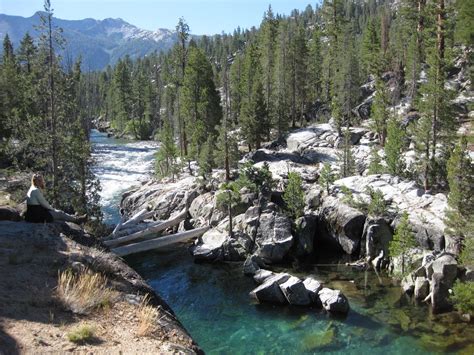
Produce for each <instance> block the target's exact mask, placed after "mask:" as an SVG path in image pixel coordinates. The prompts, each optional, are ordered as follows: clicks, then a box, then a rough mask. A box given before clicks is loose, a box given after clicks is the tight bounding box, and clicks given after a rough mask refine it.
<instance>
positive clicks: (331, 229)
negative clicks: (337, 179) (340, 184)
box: [318, 196, 365, 255]
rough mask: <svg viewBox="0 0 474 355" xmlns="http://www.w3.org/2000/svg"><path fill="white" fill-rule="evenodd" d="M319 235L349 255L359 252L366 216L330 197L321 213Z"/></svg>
mask: <svg viewBox="0 0 474 355" xmlns="http://www.w3.org/2000/svg"><path fill="white" fill-rule="evenodd" d="M319 218H320V223H319V226H318V233H319V234H320V235H321V237H322V238H323V239H324V240H325V241H328V242H330V243H332V244H333V245H338V246H340V248H341V249H342V250H343V251H344V252H346V253H347V254H351V255H352V254H354V253H356V252H357V251H358V250H359V247H360V241H361V238H362V232H363V230H364V223H365V215H364V214H363V213H362V212H360V211H358V210H356V209H354V208H352V207H350V206H348V205H346V204H344V203H343V202H341V201H340V200H338V199H337V198H334V197H331V196H328V197H327V198H326V199H325V200H324V202H323V204H322V206H321V211H320V215H319Z"/></svg>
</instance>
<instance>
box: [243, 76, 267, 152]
mask: <svg viewBox="0 0 474 355" xmlns="http://www.w3.org/2000/svg"><path fill="white" fill-rule="evenodd" d="M242 109H243V110H242V113H241V117H240V119H241V128H242V135H243V137H244V139H245V141H246V142H247V144H248V146H249V148H251V147H255V149H260V145H261V143H262V141H263V139H264V136H265V131H266V129H265V128H266V127H265V124H266V122H268V121H267V120H268V112H267V107H266V104H265V97H264V92H263V84H262V83H261V82H260V81H259V80H257V81H256V82H255V83H254V87H253V89H252V93H251V99H250V101H246V102H245V103H244V105H243V106H242Z"/></svg>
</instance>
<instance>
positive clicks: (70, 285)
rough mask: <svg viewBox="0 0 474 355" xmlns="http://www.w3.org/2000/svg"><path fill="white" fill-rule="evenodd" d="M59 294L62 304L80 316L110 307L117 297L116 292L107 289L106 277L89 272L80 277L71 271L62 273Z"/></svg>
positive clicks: (58, 288)
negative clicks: (100, 308)
mask: <svg viewBox="0 0 474 355" xmlns="http://www.w3.org/2000/svg"><path fill="white" fill-rule="evenodd" d="M57 292H58V295H59V297H60V299H61V300H62V302H63V303H64V304H65V305H66V306H67V307H68V308H69V309H70V310H71V311H73V312H74V313H78V314H88V313H90V312H91V311H92V310H94V309H96V308H98V307H104V306H108V305H110V303H111V302H112V301H113V300H114V299H115V297H116V292H115V291H113V290H111V289H109V288H108V287H107V278H106V277H105V276H103V275H101V274H98V273H93V272H90V271H88V270H85V271H84V272H82V273H80V274H79V275H75V274H74V273H73V272H71V271H70V270H66V271H64V272H61V273H60V274H59V280H58V287H57Z"/></svg>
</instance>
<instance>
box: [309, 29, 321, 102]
mask: <svg viewBox="0 0 474 355" xmlns="http://www.w3.org/2000/svg"><path fill="white" fill-rule="evenodd" d="M322 63H323V53H322V44H321V31H320V30H319V29H317V28H315V29H314V30H313V34H312V37H311V42H310V45H309V58H308V86H309V87H308V90H309V92H308V99H309V101H310V102H311V103H314V102H315V101H316V100H321V99H322V97H321V96H322V69H323V68H322Z"/></svg>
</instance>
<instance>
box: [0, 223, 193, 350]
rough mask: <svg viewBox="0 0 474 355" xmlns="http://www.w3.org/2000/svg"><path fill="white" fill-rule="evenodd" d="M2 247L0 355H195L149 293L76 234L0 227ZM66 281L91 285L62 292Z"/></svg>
mask: <svg viewBox="0 0 474 355" xmlns="http://www.w3.org/2000/svg"><path fill="white" fill-rule="evenodd" d="M0 245H1V246H2V247H1V249H0V284H1V285H2V287H1V288H0V353H5V354H22V353H32V352H48V353H49V352H54V353H64V352H88V351H93V352H98V353H110V352H114V353H118V352H123V353H131V352H132V353H156V352H165V353H166V352H174V351H178V352H185V353H195V352H197V353H199V352H200V349H199V347H198V346H197V345H196V343H194V341H193V340H192V338H191V337H190V336H189V335H188V333H187V332H186V330H184V328H183V327H182V325H181V323H180V322H179V321H178V320H177V319H176V317H175V315H174V313H173V311H172V310H171V309H170V308H169V306H168V305H167V304H166V303H165V302H164V301H163V300H162V299H161V298H160V297H159V296H158V295H157V294H156V293H155V292H154V290H153V289H152V288H150V286H148V285H147V284H146V282H145V281H144V280H143V279H142V278H141V277H140V276H139V275H138V274H137V273H136V272H135V271H134V270H133V269H131V268H130V267H129V266H128V265H127V264H125V263H124V262H123V261H122V260H121V259H120V258H118V257H116V256H115V255H113V254H110V253H107V252H106V251H104V250H103V248H101V247H100V243H98V242H97V240H96V239H95V238H93V237H91V236H90V235H88V234H87V233H84V231H83V230H82V229H81V228H80V227H79V226H76V225H74V224H71V223H59V222H58V223H52V224H44V225H37V224H31V223H25V222H10V221H0ZM68 273H72V275H75V277H76V278H77V279H80V278H81V277H84V278H83V280H89V281H87V284H85V285H83V286H82V288H81V287H80V286H78V284H77V283H76V284H74V282H72V283H71V284H69V286H70V287H69V288H66V289H65V288H64V282H63V281H61V276H60V275H63V276H64V275H69V274H68ZM88 275H89V276H90V275H92V276H94V275H96V276H97V275H99V276H98V277H100V280H102V281H101V284H94V283H93V279H91V278H88V277H89V276H88ZM100 290H102V291H103V292H104V294H106V295H107V296H104V297H102V298H98V297H99V294H100V292H99V291H100ZM89 302H97V304H94V306H93V307H91V308H90V309H87V310H83V309H82V308H81V307H82V306H81V307H79V306H78V305H84V304H88V303H89ZM144 306H146V307H144ZM144 311H147V313H146V314H144V313H143V312H144ZM144 327H145V329H144ZM85 329H87V330H88V331H89V332H90V334H88V335H87V337H85V338H83V339H81V338H79V339H76V340H71V339H74V338H73V337H74V336H75V334H77V333H78V332H79V335H80V334H81V332H82V331H84V330H85ZM79 335H78V336H79Z"/></svg>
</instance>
